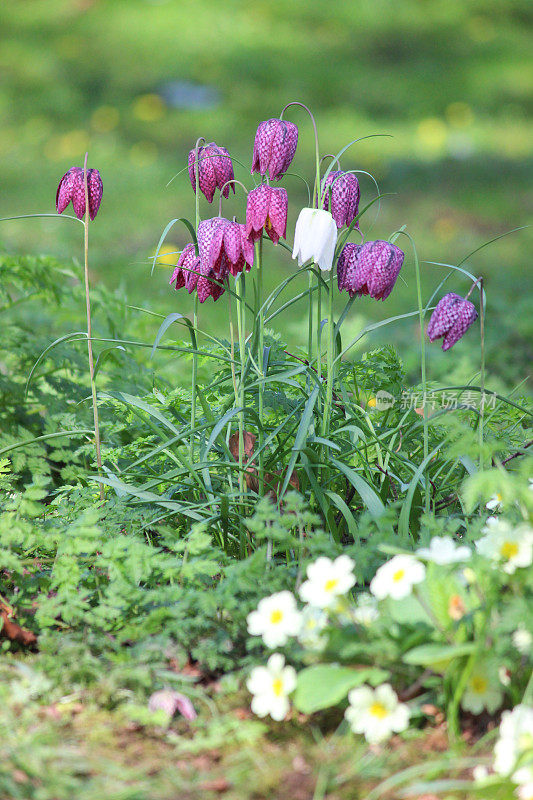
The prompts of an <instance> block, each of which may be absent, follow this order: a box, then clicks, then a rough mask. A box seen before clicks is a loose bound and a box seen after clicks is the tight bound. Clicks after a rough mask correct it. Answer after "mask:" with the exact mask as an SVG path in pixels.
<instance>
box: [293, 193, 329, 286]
mask: <svg viewBox="0 0 533 800" xmlns="http://www.w3.org/2000/svg"><path fill="white" fill-rule="evenodd" d="M336 244H337V226H336V224H335V220H334V219H333V217H332V216H331V214H330V213H329V211H323V210H322V209H319V208H302V210H301V211H300V216H299V217H298V221H297V222H296V229H295V231H294V248H293V251H292V257H293V258H296V257H298V266H299V267H301V266H302V264H305V262H306V261H309V260H312V261H314V262H315V264H318V266H319V267H320V269H322V270H326V271H329V270H330V269H331V266H332V264H333V256H334V255H335V245H336Z"/></svg>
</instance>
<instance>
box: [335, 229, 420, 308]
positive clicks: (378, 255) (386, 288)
mask: <svg viewBox="0 0 533 800" xmlns="http://www.w3.org/2000/svg"><path fill="white" fill-rule="evenodd" d="M403 260H404V253H403V252H402V250H400V248H399V247H396V245H394V244H390V242H383V241H381V240H379V239H378V240H377V241H375V242H366V243H365V244H362V245H356V244H347V245H345V246H344V248H343V250H342V252H341V254H340V256H339V261H338V264H337V281H338V284H339V289H340V290H341V291H342V289H346V291H347V292H348V293H349V294H350V297H353V296H354V295H356V294H359V295H361V294H369V295H370V297H373V298H374V299H375V300H385V299H386V298H387V297H388V296H389V294H390V293H391V292H392V289H393V287H394V284H395V283H396V278H397V277H398V274H399V272H400V269H401V268H402V264H403Z"/></svg>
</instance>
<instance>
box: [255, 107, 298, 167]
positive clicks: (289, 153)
mask: <svg viewBox="0 0 533 800" xmlns="http://www.w3.org/2000/svg"><path fill="white" fill-rule="evenodd" d="M297 144H298V128H297V126H296V125H295V124H294V123H293V122H287V121H286V120H284V119H267V120H266V121H265V122H260V123H259V127H258V128H257V132H256V134H255V141H254V151H253V157H252V169H251V172H252V175H253V173H254V172H259V173H260V174H261V175H267V174H268V177H269V178H270V180H271V181H279V179H280V178H282V177H283V175H284V174H285V173H286V172H287V170H288V168H289V164H290V163H291V161H292V159H293V158H294V154H295V152H296V145H297Z"/></svg>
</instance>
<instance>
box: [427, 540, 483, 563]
mask: <svg viewBox="0 0 533 800" xmlns="http://www.w3.org/2000/svg"><path fill="white" fill-rule="evenodd" d="M416 554H417V556H420V557H421V558H425V559H427V561H432V562H433V563H434V564H439V565H441V566H444V565H445V564H457V562H458V561H468V559H469V558H470V556H471V555H472V552H471V550H470V548H469V547H466V546H464V545H461V546H460V545H456V543H455V542H454V540H453V539H452V537H451V536H434V537H433V538H432V540H431V542H430V543H429V547H420V548H419V549H418V550H417V551H416Z"/></svg>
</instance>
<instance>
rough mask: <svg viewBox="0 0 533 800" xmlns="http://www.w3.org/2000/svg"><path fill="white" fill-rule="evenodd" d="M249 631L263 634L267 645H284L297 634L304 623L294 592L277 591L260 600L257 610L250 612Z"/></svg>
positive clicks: (252, 633) (257, 634)
mask: <svg viewBox="0 0 533 800" xmlns="http://www.w3.org/2000/svg"><path fill="white" fill-rule="evenodd" d="M247 622H248V633H249V634H251V635H252V636H262V637H263V642H264V643H265V645H266V646H267V647H282V646H283V645H284V644H287V642H288V640H289V638H290V637H291V636H297V634H298V633H299V631H300V627H301V624H302V620H301V615H300V612H299V611H298V609H297V607H296V600H295V597H294V595H293V594H292V592H287V591H285V592H277V593H276V594H273V595H270V597H263V599H262V600H260V601H259V605H258V606H257V610H256V611H252V613H251V614H248V617H247Z"/></svg>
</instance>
